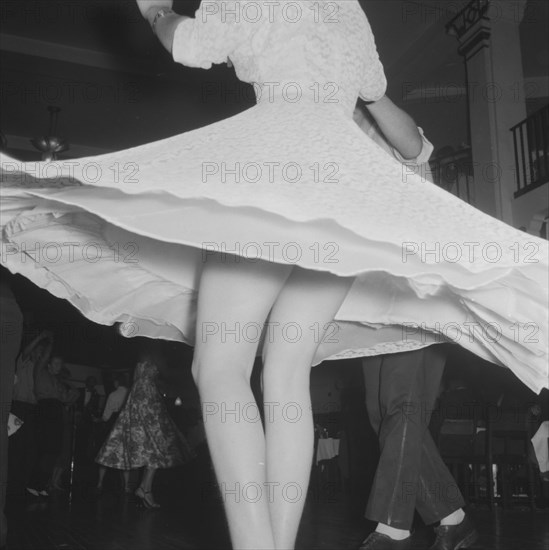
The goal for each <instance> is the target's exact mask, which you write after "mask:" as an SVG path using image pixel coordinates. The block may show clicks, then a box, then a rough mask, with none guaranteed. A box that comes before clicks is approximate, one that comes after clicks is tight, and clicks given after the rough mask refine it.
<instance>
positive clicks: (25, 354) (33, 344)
mask: <svg viewBox="0 0 549 550" xmlns="http://www.w3.org/2000/svg"><path fill="white" fill-rule="evenodd" d="M48 336H49V332H48V331H46V330H43V331H42V332H41V333H40V334H39V335H38V336H36V337H35V338H33V339H32V341H31V342H30V343H29V344H28V345H27V346H26V347H25V349H24V350H23V351H22V352H21V357H22V358H23V359H26V358H27V357H28V356H29V355H30V353H31V352H32V350H33V349H34V348H35V347H36V345H37V344H38V343H39V342H41V341H42V340H44V339H45V338H47V337H48Z"/></svg>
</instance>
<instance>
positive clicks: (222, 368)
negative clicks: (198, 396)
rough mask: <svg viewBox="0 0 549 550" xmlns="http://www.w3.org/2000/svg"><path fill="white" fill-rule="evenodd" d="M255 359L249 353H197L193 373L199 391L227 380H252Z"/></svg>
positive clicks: (192, 366) (192, 368)
mask: <svg viewBox="0 0 549 550" xmlns="http://www.w3.org/2000/svg"><path fill="white" fill-rule="evenodd" d="M253 362H254V357H253V356H251V357H250V354H249V353H227V354H221V353H203V354H200V353H195V356H194V358H193V362H192V365H191V373H192V376H193V379H194V382H195V384H196V386H197V387H198V389H199V391H202V390H204V389H208V388H209V387H211V386H212V385H216V386H222V384H224V383H225V381H227V380H235V379H238V378H240V379H242V380H245V381H248V382H249V380H250V377H251V374H252V369H253Z"/></svg>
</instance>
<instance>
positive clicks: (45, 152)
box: [30, 105, 69, 162]
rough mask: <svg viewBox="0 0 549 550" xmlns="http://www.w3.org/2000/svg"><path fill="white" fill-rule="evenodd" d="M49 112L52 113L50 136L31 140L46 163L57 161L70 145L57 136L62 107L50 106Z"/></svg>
mask: <svg viewBox="0 0 549 550" xmlns="http://www.w3.org/2000/svg"><path fill="white" fill-rule="evenodd" d="M48 111H49V113H50V128H49V132H48V135H46V136H41V137H37V138H34V139H31V140H30V142H31V143H32V144H33V145H34V147H36V148H37V149H38V150H39V151H40V152H41V153H42V160H43V161H45V162H51V161H53V160H57V155H58V154H59V153H62V152H63V151H66V150H67V149H68V148H69V144H68V143H67V142H66V140H65V139H64V138H60V137H57V136H56V135H55V133H56V131H57V118H58V115H59V112H60V111H61V107H56V106H54V105H48Z"/></svg>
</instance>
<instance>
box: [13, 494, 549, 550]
mask: <svg viewBox="0 0 549 550" xmlns="http://www.w3.org/2000/svg"><path fill="white" fill-rule="evenodd" d="M195 489H196V487H195V488H194V489H191V490H190V491H185V490H184V489H183V490H182V489H181V488H180V487H179V488H178V489H177V493H176V494H174V491H173V488H170V487H168V486H164V487H160V490H159V489H158V488H157V489H156V492H157V493H158V500H159V502H161V504H162V508H161V509H159V510H143V509H138V508H137V507H136V503H135V501H134V499H133V497H125V496H124V495H122V494H121V493H120V492H118V491H116V490H113V491H111V492H107V493H105V494H103V495H100V496H92V495H89V496H86V495H84V494H80V495H74V496H73V498H72V500H70V498H69V494H68V493H65V494H60V495H57V496H54V497H51V498H50V499H48V500H37V499H35V500H29V499H28V498H24V497H21V496H20V497H14V496H12V497H11V498H10V501H9V507H8V520H9V526H10V533H9V537H8V549H9V550H50V549H51V550H53V549H58V550H186V549H189V550H190V549H229V548H230V544H229V539H228V533H227V528H226V525H225V521H224V516H223V512H222V508H221V506H220V503H219V501H218V500H217V498H216V497H214V496H213V495H214V493H213V492H211V491H209V490H208V491H207V492H206V493H207V494H206V493H205V494H204V495H203V497H201V496H200V495H199V494H197V492H196V490H195ZM470 513H471V515H472V517H473V518H474V520H475V522H476V524H477V527H478V530H479V532H480V540H479V543H478V544H477V545H475V548H478V549H493V550H545V549H547V548H549V522H547V518H548V510H547V508H546V509H545V510H538V511H535V512H531V511H529V510H528V509H525V508H518V507H516V508H510V509H508V510H501V509H496V510H495V511H493V512H490V511H489V510H488V508H487V507H483V506H480V505H479V506H476V507H473V508H471V509H470ZM371 529H372V524H371V523H369V522H367V521H365V520H364V519H363V518H362V504H357V503H356V502H354V503H353V502H352V501H351V499H350V498H349V497H347V496H345V494H344V493H343V492H335V493H334V494H331V495H326V494H323V495H322V496H321V497H320V498H318V497H316V496H315V495H314V494H313V493H311V494H310V495H309V498H308V500H307V504H306V508H305V512H304V516H303V521H302V524H301V529H300V533H299V537H298V544H297V548H298V549H300V550H301V549H302V550H305V549H319V550H320V549H327V550H328V549H329V550H337V549H342V550H343V549H349V550H351V549H354V548H356V547H357V546H358V544H359V543H360V541H361V540H362V539H363V538H364V536H365V535H367V534H368V532H369V531H370V530H371ZM432 540H433V534H432V531H431V530H430V529H428V528H425V527H418V528H417V530H416V532H415V534H414V549H416V548H417V549H418V550H419V549H422V550H423V549H426V548H428V547H429V546H430V544H431V542H432Z"/></svg>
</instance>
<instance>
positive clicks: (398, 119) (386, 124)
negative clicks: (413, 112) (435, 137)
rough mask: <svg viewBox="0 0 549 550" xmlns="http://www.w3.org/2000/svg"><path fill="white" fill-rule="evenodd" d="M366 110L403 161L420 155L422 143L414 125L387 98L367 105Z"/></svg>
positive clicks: (411, 119) (408, 116)
mask: <svg viewBox="0 0 549 550" xmlns="http://www.w3.org/2000/svg"><path fill="white" fill-rule="evenodd" d="M366 108H367V109H368V111H369V113H370V114H371V115H372V117H373V118H374V120H375V121H376V123H377V125H378V126H379V129H380V130H381V131H382V132H383V135H384V136H385V137H386V138H387V141H388V142H389V143H390V144H391V145H392V146H393V147H394V148H395V149H396V150H397V151H398V152H399V153H400V154H401V155H402V156H403V157H404V158H405V159H414V158H416V157H417V156H418V155H419V154H420V153H421V150H422V147H423V141H422V138H421V134H420V133H419V130H418V128H417V126H416V123H415V122H414V120H413V118H412V117H411V116H410V115H408V114H407V113H406V112H404V111H403V110H402V109H400V108H399V107H397V106H396V105H395V104H394V103H393V102H392V101H391V100H390V99H389V98H388V97H387V96H383V97H382V98H381V99H379V100H378V101H375V102H373V103H367V104H366Z"/></svg>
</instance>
